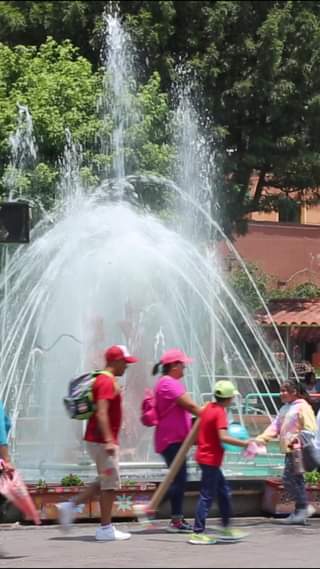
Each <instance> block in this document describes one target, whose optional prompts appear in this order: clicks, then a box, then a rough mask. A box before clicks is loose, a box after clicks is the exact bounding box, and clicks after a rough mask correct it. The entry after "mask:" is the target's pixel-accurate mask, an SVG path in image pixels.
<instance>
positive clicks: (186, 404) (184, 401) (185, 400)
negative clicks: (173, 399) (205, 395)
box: [177, 393, 201, 417]
mask: <svg viewBox="0 0 320 569" xmlns="http://www.w3.org/2000/svg"><path fill="white" fill-rule="evenodd" d="M177 404H178V405H180V407H183V408H184V409H186V411H189V412H190V413H192V414H193V415H196V416H197V417H199V416H200V415H201V407H199V405H197V404H196V403H195V402H194V401H193V400H192V399H191V397H190V395H188V393H184V394H183V395H180V397H178V398H177Z"/></svg>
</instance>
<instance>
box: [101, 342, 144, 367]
mask: <svg viewBox="0 0 320 569" xmlns="http://www.w3.org/2000/svg"><path fill="white" fill-rule="evenodd" d="M104 356H105V358H106V361H107V363H112V362H116V361H118V360H124V361H125V362H126V363H127V364H135V363H136V362H138V361H139V360H138V358H135V357H134V356H131V355H130V354H129V352H128V349H127V348H126V346H111V347H110V348H108V349H107V350H106V351H105V352H104Z"/></svg>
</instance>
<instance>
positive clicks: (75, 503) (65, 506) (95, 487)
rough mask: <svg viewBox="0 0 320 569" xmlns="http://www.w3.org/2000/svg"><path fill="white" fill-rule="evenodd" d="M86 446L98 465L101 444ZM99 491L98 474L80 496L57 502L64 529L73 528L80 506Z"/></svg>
mask: <svg viewBox="0 0 320 569" xmlns="http://www.w3.org/2000/svg"><path fill="white" fill-rule="evenodd" d="M86 448H87V452H88V454H89V455H90V457H91V459H92V460H93V461H94V462H95V463H96V465H97V456H98V450H99V445H97V444H96V443H86ZM97 469H98V467H97ZM99 493H100V480H99V476H98V477H97V479H96V480H95V481H94V482H93V483H92V484H90V485H89V486H88V487H87V488H86V489H85V490H84V491H83V492H80V494H78V496H75V497H74V498H72V499H71V500H69V502H61V503H60V504H57V509H58V515H59V524H60V525H61V527H62V529H63V530H64V531H68V530H70V529H71V527H72V524H73V522H74V520H75V518H76V517H77V514H78V512H79V507H80V506H81V505H82V504H85V503H86V502H88V501H89V500H92V499H93V498H94V497H95V496H96V495H98V494H99Z"/></svg>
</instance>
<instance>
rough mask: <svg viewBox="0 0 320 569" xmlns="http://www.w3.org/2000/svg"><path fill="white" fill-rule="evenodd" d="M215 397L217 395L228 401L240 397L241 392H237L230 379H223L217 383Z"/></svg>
mask: <svg viewBox="0 0 320 569" xmlns="http://www.w3.org/2000/svg"><path fill="white" fill-rule="evenodd" d="M214 395H216V396H217V397H221V399H228V398H229V397H234V396H235V395H239V391H237V390H236V388H235V386H234V385H233V383H232V381H229V380H228V379H223V380H221V381H217V383H216V384H215V386H214Z"/></svg>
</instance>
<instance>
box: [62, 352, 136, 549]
mask: <svg viewBox="0 0 320 569" xmlns="http://www.w3.org/2000/svg"><path fill="white" fill-rule="evenodd" d="M105 360H106V368H105V369H104V370H103V373H101V374H100V375H98V376H97V377H96V379H95V382H94V384H93V388H92V392H93V399H94V402H95V405H96V410H95V412H94V413H93V415H92V416H91V417H90V419H89V421H88V424H87V429H86V433H85V436H84V439H85V441H86V443H87V451H88V453H89V455H90V456H91V458H92V460H93V461H94V462H95V463H96V467H97V473H98V477H97V479H96V480H95V482H94V483H93V484H91V485H90V486H89V487H88V488H87V489H86V490H85V491H84V492H83V493H82V494H79V495H78V496H77V497H76V498H74V499H73V500H71V501H70V502H63V503H62V504H59V505H58V508H59V521H60V523H61V525H62V527H63V528H64V529H65V530H66V529H69V528H70V526H71V523H72V522H73V520H74V518H75V517H76V513H77V510H78V507H79V506H80V504H83V503H84V502H87V501H88V500H90V499H92V498H93V497H94V496H95V495H96V494H99V495H100V509H101V526H100V527H99V528H98V529H97V531H96V540H97V541H113V540H124V539H129V538H130V537H131V536H130V534H129V533H124V532H121V531H119V530H117V529H116V528H115V527H114V526H113V525H112V524H111V513H112V506H113V502H114V498H115V490H118V489H119V488H120V472H119V442H118V436H119V431H120V427H121V419H122V412H121V392H120V387H119V385H118V383H117V377H120V376H122V375H123V374H124V372H125V371H126V369H127V366H128V364H132V363H135V362H137V361H138V360H137V358H135V357H133V356H130V354H129V353H128V350H127V348H126V347H125V346H111V347H110V348H109V349H107V350H106V351H105Z"/></svg>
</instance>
